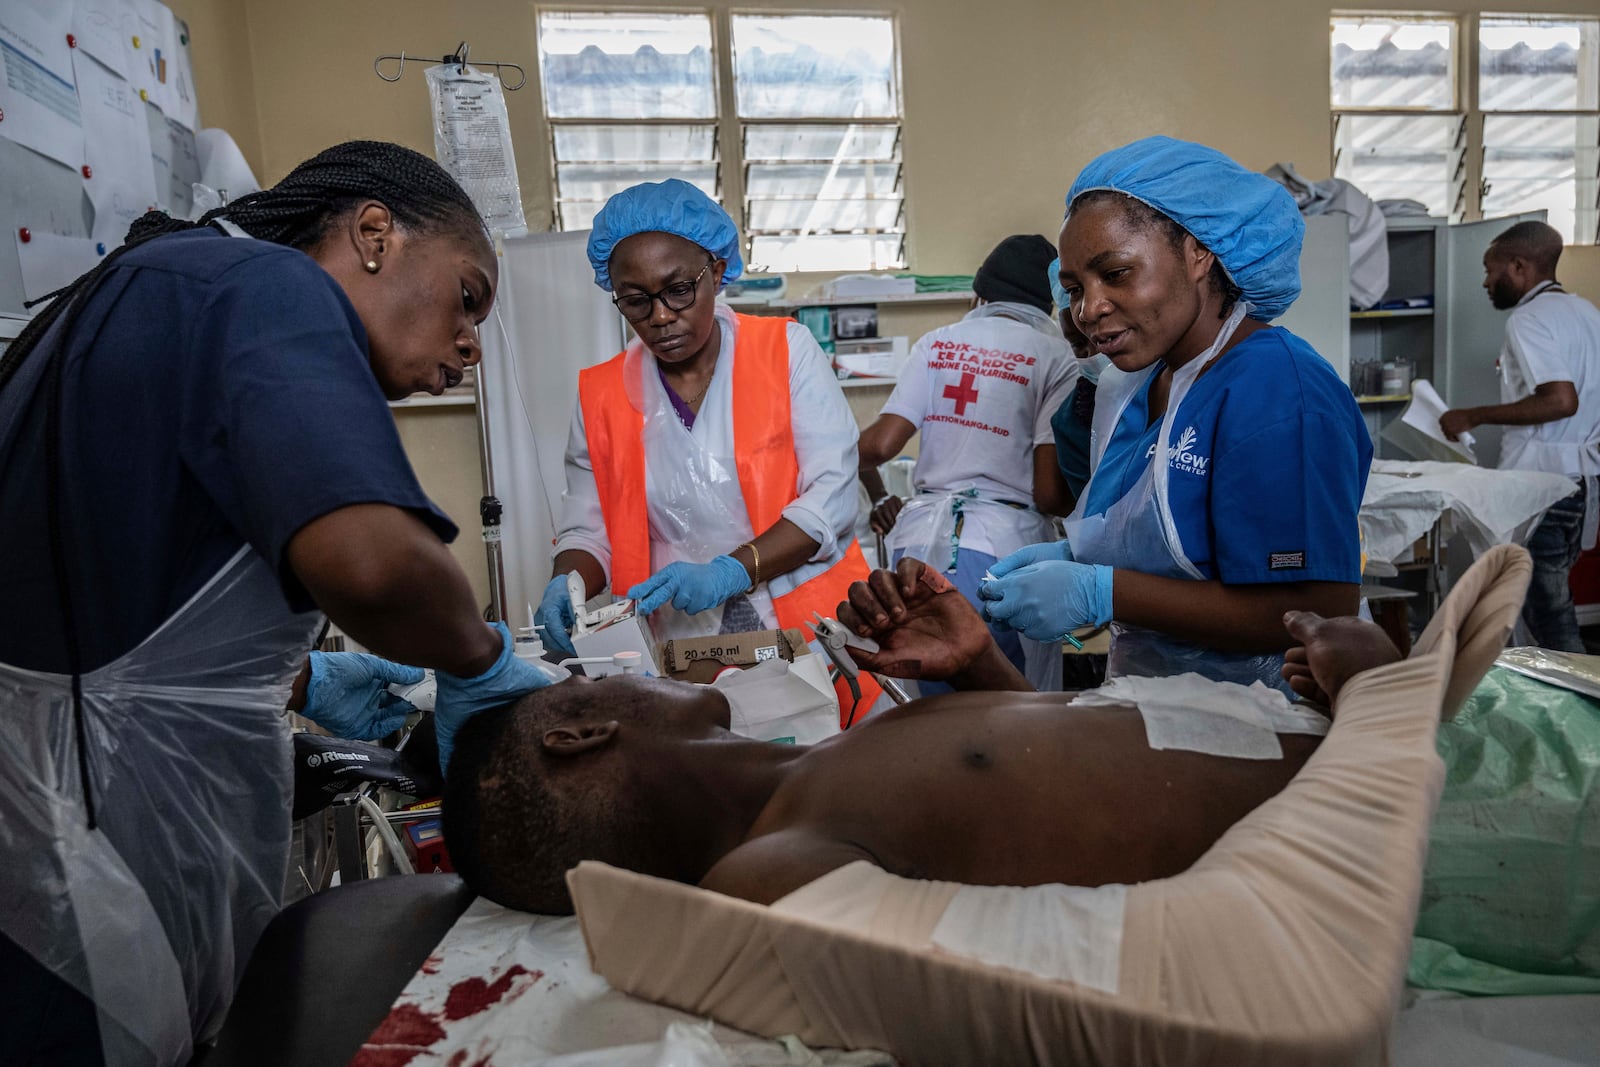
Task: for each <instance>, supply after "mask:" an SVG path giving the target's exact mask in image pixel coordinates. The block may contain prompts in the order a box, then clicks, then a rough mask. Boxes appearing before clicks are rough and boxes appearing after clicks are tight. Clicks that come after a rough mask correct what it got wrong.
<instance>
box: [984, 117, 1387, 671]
mask: <svg viewBox="0 0 1600 1067" xmlns="http://www.w3.org/2000/svg"><path fill="white" fill-rule="evenodd" d="M1067 205H1068V211H1067V217H1066V221H1065V223H1064V224H1063V226H1062V229H1061V240H1060V251H1061V266H1060V272H1061V277H1060V281H1061V284H1062V286H1063V289H1064V291H1065V293H1066V295H1067V297H1068V299H1069V301H1070V308H1071V312H1072V318H1073V320H1074V322H1076V323H1077V325H1078V327H1079V329H1081V330H1082V331H1083V333H1084V334H1085V335H1086V336H1087V337H1088V338H1089V340H1090V342H1091V343H1092V344H1093V345H1094V346H1095V349H1096V350H1097V351H1098V352H1100V353H1101V354H1103V355H1105V356H1106V357H1108V358H1109V359H1110V361H1111V365H1112V366H1111V368H1108V369H1107V370H1106V371H1105V373H1104V375H1103V376H1102V377H1101V380H1100V384H1099V390H1098V396H1097V398H1096V403H1095V413H1094V428H1093V433H1092V437H1091V462H1092V470H1093V473H1092V475H1091V478H1090V481H1089V484H1088V486H1087V487H1086V489H1085V491H1084V493H1083V495H1082V497H1081V498H1080V499H1079V501H1078V505H1077V508H1076V509H1075V510H1074V511H1073V513H1072V515H1071V516H1070V517H1069V518H1068V520H1067V522H1066V531H1067V537H1066V539H1065V540H1063V541H1059V542H1054V543H1049V544H1042V545H1034V546H1031V547H1029V548H1026V549H1023V550H1021V551H1020V552H1016V553H1014V554H1012V555H1011V556H1009V557H1007V558H1006V559H1004V560H1001V561H1000V562H999V563H997V564H996V565H995V566H994V567H993V568H992V572H993V573H994V575H995V576H996V577H995V580H993V581H990V582H987V583H985V585H984V587H983V589H982V590H981V595H982V596H983V597H984V599H985V600H986V601H987V604H986V614H987V617H988V618H990V619H991V620H993V621H996V622H1001V623H1004V624H1006V625H1009V626H1011V627H1012V628H1014V629H1016V630H1019V631H1020V632H1022V633H1024V634H1026V635H1027V636H1029V637H1032V638H1035V639H1036V640H1058V639H1060V638H1061V637H1063V636H1064V635H1065V634H1067V633H1069V632H1070V631H1072V630H1074V629H1077V628H1079V627H1082V626H1086V625H1097V624H1103V623H1107V622H1110V623H1113V645H1112V651H1111V657H1110V661H1109V664H1108V669H1107V673H1108V676H1115V675H1128V674H1132V675H1174V674H1181V673H1184V672H1186V671H1194V672H1197V673H1199V674H1201V675H1204V676H1206V677H1209V678H1214V679H1218V680H1225V681H1236V682H1241V683H1249V682H1252V681H1257V680H1259V681H1262V682H1264V683H1266V684H1268V685H1274V686H1280V687H1281V686H1282V682H1281V679H1280V677H1279V670H1280V668H1281V667H1282V664H1283V652H1284V650H1285V649H1286V648H1287V647H1288V645H1289V644H1290V640H1289V636H1288V634H1287V633H1286V632H1285V630H1284V628H1283V615H1284V612H1286V611H1290V610H1308V611H1315V612H1318V613H1320V614H1323V615H1325V616H1328V615H1350V614H1354V613H1355V611H1356V607H1357V603H1358V601H1359V593H1360V582H1361V549H1360V533H1359V530H1358V527H1357V523H1356V514H1357V511H1358V509H1359V507H1360V504H1361V494H1362V491H1363V490H1364V488H1365V486H1366V479H1367V471H1368V468H1369V466H1370V464H1371V460H1372V444H1371V440H1370V438H1369V437H1368V435H1367V431H1366V426H1365V424H1364V423H1363V421H1362V418H1361V413H1360V411H1359V409H1358V408H1357V407H1356V404H1355V400H1354V398H1353V397H1352V396H1351V394H1350V390H1349V389H1348V388H1347V387H1346V386H1345V384H1344V382H1343V381H1341V380H1340V379H1339V377H1338V375H1337V374H1336V373H1335V372H1334V370H1333V368H1332V367H1331V366H1330V365H1329V364H1328V363H1327V361H1326V360H1324V359H1323V358H1322V357H1321V356H1319V355H1318V354H1317V353H1316V351H1315V350H1314V349H1312V348H1311V346H1310V345H1308V344H1306V342H1305V341H1303V340H1301V339H1300V338H1299V337H1296V336H1295V335H1294V334H1292V333H1289V332H1288V331H1287V330H1284V329H1281V328H1275V327H1272V326H1269V325H1268V324H1269V323H1270V322H1271V321H1272V320H1273V319H1274V318H1276V317H1277V316H1279V315H1281V314H1282V313H1283V312H1284V311H1285V310H1286V309H1287V308H1288V307H1289V305H1290V304H1291V303H1293V301H1294V299H1295V298H1296V297H1297V296H1299V294H1300V276H1299V256H1300V245H1301V239H1302V236H1303V234H1304V230H1305V227H1304V223H1303V222H1302V221H1301V219H1300V214H1299V211H1298V209H1297V208H1296V206H1295V203H1294V201H1293V199H1292V198H1290V197H1289V196H1288V195H1287V193H1285V192H1284V191H1283V189H1282V188H1281V187H1279V186H1278V185H1277V184H1276V183H1275V182H1272V181H1271V180H1270V179H1267V178H1265V177H1264V176H1262V175H1259V174H1255V173H1254V172H1251V171H1248V170H1246V169H1244V168H1243V167H1241V166H1239V165H1238V164H1237V163H1235V162H1233V161H1232V160H1231V159H1229V158H1228V157H1226V156H1224V155H1222V154H1221V153H1220V152H1217V151H1215V150H1213V149H1210V148H1206V147H1204V146H1202V145H1196V144H1190V143H1187V142H1183V141H1177V140H1173V139H1171V138H1167V137H1151V138H1146V139H1144V140H1142V141H1136V142H1134V143H1133V144H1130V145H1127V146H1125V147H1123V148H1120V149H1117V150H1115V151H1113V152H1108V153H1106V154H1105V155H1103V156H1101V157H1100V158H1098V159H1096V160H1095V161H1094V162H1093V163H1091V164H1090V165H1089V166H1088V167H1087V168H1085V170H1084V171H1083V173H1082V174H1080V175H1079V176H1078V180H1077V181H1076V182H1074V183H1073V186H1072V191H1071V193H1070V194H1069V196H1068V198H1067Z"/></svg>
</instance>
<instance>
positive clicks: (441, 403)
mask: <svg viewBox="0 0 1600 1067" xmlns="http://www.w3.org/2000/svg"><path fill="white" fill-rule="evenodd" d="M476 403H477V399H476V398H475V397H473V396H472V394H470V393H468V394H467V395H466V396H449V395H446V396H427V395H423V396H408V397H406V398H405V399H404V400H391V401H389V406H390V407H391V408H394V409H395V410H396V411H400V410H403V409H405V408H462V407H471V406H472V405H473V404H476Z"/></svg>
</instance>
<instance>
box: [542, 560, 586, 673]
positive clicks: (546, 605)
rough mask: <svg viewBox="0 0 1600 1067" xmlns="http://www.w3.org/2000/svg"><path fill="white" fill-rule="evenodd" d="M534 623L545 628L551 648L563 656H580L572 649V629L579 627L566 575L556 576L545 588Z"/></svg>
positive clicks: (546, 637) (545, 637)
mask: <svg viewBox="0 0 1600 1067" xmlns="http://www.w3.org/2000/svg"><path fill="white" fill-rule="evenodd" d="M533 621H534V623H535V624H536V625H539V626H542V627H544V639H545V640H546V641H547V642H549V644H550V647H551V648H553V649H555V650H556V651H557V652H559V653H561V654H562V655H563V656H576V655H577V654H578V650H577V649H575V648H573V647H572V628H573V627H574V626H576V625H577V623H578V616H577V614H576V613H575V612H574V611H573V610H572V598H571V597H570V596H568V595H567V576H566V575H565V574H558V575H556V576H555V577H554V578H552V579H550V584H549V585H547V586H545V587H544V596H542V597H540V598H539V610H538V611H536V612H534V613H533Z"/></svg>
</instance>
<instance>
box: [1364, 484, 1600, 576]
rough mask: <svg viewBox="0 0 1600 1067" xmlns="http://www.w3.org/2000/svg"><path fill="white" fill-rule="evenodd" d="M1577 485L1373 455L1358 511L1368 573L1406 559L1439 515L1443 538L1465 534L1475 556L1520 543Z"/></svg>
mask: <svg viewBox="0 0 1600 1067" xmlns="http://www.w3.org/2000/svg"><path fill="white" fill-rule="evenodd" d="M1576 489H1577V483H1576V482H1574V481H1573V479H1571V478H1567V477H1565V476H1564V475H1560V474H1544V473H1541V472H1539V471H1501V470H1488V469H1485V468H1483V467H1473V466H1469V465H1467V464H1464V463H1422V462H1417V463H1410V462H1400V461H1396V460H1382V459H1380V460H1374V461H1373V463H1372V473H1371V474H1370V475H1369V476H1368V478H1367V491H1366V494H1365V495H1364V496H1363V497H1362V498H1361V514H1360V522H1361V534H1362V538H1363V543H1362V547H1363V549H1364V550H1365V551H1366V553H1367V558H1368V567H1369V573H1374V574H1376V573H1379V571H1378V570H1374V569H1372V567H1371V564H1372V563H1379V564H1380V565H1381V564H1384V563H1390V562H1398V563H1404V562H1407V561H1409V560H1410V558H1411V557H1410V549H1411V545H1412V544H1413V543H1414V542H1415V541H1416V540H1417V539H1418V538H1419V537H1422V536H1423V535H1424V534H1426V533H1427V532H1428V530H1429V529H1430V528H1431V527H1432V526H1433V524H1434V521H1435V520H1436V519H1438V518H1440V517H1441V516H1442V517H1443V518H1444V519H1445V524H1444V537H1445V540H1447V541H1448V540H1450V539H1451V538H1452V537H1455V536H1460V537H1464V538H1465V539H1466V542H1467V545H1468V546H1469V547H1470V548H1471V550H1472V555H1473V556H1474V557H1477V556H1481V555H1483V553H1485V552H1487V551H1488V550H1489V549H1490V548H1491V547H1493V546H1494V545H1502V544H1508V543H1517V544H1521V543H1522V542H1523V541H1524V540H1525V539H1526V538H1527V535H1528V534H1529V533H1531V532H1532V520H1535V519H1538V518H1539V517H1541V516H1543V515H1544V513H1545V512H1546V511H1547V510H1548V509H1549V507H1550V505H1551V504H1554V503H1555V502H1556V501H1557V500H1560V499H1561V498H1563V497H1566V496H1570V495H1572V493H1573V492H1574V491H1576ZM1385 573H1386V572H1385Z"/></svg>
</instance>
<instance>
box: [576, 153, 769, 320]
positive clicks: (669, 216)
mask: <svg viewBox="0 0 1600 1067" xmlns="http://www.w3.org/2000/svg"><path fill="white" fill-rule="evenodd" d="M636 233H671V234H676V235H678V236H679V237H682V238H683V239H684V240H686V241H693V242H694V243H695V244H697V245H699V246H700V247H701V248H703V249H705V250H706V251H707V252H709V253H711V255H713V256H716V257H717V258H718V259H725V260H727V261H728V269H727V270H725V271H723V273H722V281H723V283H724V284H726V283H728V282H731V281H733V280H734V279H736V278H738V277H739V275H741V274H743V273H744V260H743V259H742V258H741V257H740V255H739V229H738V227H736V226H735V225H734V224H733V219H731V218H729V217H728V213H727V212H726V211H724V210H722V207H721V205H719V204H718V203H717V202H716V201H715V200H712V199H711V198H710V197H709V196H707V195H706V194H705V193H702V192H701V191H700V190H699V188H698V187H696V186H693V185H690V184H689V183H688V182H686V181H680V180H679V179H677V178H668V179H667V180H666V181H664V182H644V183H642V184H639V185H635V186H632V187H631V188H627V189H624V190H622V192H620V193H618V194H617V195H616V196H613V197H612V198H611V199H610V200H607V201H606V205H605V207H603V208H601V209H600V214H598V215H596V216H595V217H594V229H593V230H591V231H590V233H589V265H590V266H591V267H593V268H594V283H595V284H596V285H598V286H599V287H600V288H602V289H604V290H605V291H606V292H608V293H609V292H611V253H612V252H614V251H616V247H617V244H618V243H619V242H621V241H623V240H625V239H627V238H629V237H632V236H633V235H634V234H636Z"/></svg>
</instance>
